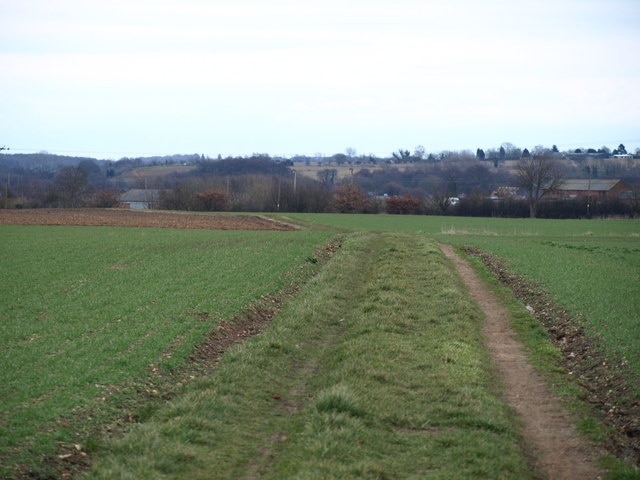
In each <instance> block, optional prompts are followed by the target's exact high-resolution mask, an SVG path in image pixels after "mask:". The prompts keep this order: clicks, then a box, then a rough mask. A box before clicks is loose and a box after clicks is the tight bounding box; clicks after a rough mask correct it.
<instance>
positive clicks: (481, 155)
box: [476, 148, 485, 160]
mask: <svg viewBox="0 0 640 480" xmlns="http://www.w3.org/2000/svg"><path fill="white" fill-rule="evenodd" d="M476 157H478V160H484V158H485V154H484V150H483V149H481V148H478V149H477V150H476Z"/></svg>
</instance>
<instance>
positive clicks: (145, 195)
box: [120, 188, 160, 210]
mask: <svg viewBox="0 0 640 480" xmlns="http://www.w3.org/2000/svg"><path fill="white" fill-rule="evenodd" d="M159 199H160V190H154V189H149V190H147V189H142V188H133V189H131V190H129V191H127V192H125V193H123V194H122V195H120V204H121V205H122V206H123V207H125V208H130V209H132V210H147V209H150V208H155V207H156V206H157V205H158V201H159Z"/></svg>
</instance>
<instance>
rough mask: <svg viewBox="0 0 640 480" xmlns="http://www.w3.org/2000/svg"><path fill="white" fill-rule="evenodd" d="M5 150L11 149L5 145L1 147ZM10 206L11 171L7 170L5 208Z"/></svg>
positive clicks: (0, 149) (1, 149) (0, 148)
mask: <svg viewBox="0 0 640 480" xmlns="http://www.w3.org/2000/svg"><path fill="white" fill-rule="evenodd" d="M3 150H9V147H5V146H4V145H3V146H2V147H0V152H1V151H3ZM7 208H9V172H7V185H6V187H5V189H4V209H5V210H6V209H7Z"/></svg>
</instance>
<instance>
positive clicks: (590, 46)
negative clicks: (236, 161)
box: [0, 0, 640, 159]
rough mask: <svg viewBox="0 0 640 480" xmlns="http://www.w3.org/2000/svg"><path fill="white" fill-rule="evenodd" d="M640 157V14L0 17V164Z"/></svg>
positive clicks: (61, 10) (588, 6)
mask: <svg viewBox="0 0 640 480" xmlns="http://www.w3.org/2000/svg"><path fill="white" fill-rule="evenodd" d="M503 142H510V143H513V144H515V145H516V146H518V147H520V148H524V147H527V148H530V149H531V148H532V147H535V146H536V145H543V146H548V147H550V146H551V145H553V144H556V145H557V146H558V147H559V148H560V149H561V150H562V149H568V148H576V147H596V148H598V147H600V146H603V145H606V146H608V147H609V148H612V149H613V148H615V147H617V146H618V144H619V143H624V144H625V146H626V147H627V150H630V151H633V150H635V149H636V148H638V147H640V1H638V0H526V1H524V0H483V1H477V0H384V1H383V0H322V1H317V0H314V1H305V0H297V1H293V0H291V1H287V0H273V1H266V0H154V1H151V0H109V1H102V0H100V1H93V0H0V146H2V145H6V146H7V147H9V148H11V151H12V152H14V153H23V152H34V151H43V150H44V151H48V152H50V153H59V154H71V155H77V156H84V155H88V156H94V157H96V158H113V159H118V158H121V157H124V156H144V155H164V154H174V153H201V154H205V155H210V156H217V155H218V154H221V155H223V156H227V155H249V154H252V153H268V154H270V155H293V154H309V155H313V154H316V153H322V154H325V155H331V154H334V153H344V152H345V150H346V149H347V148H353V149H355V150H356V151H357V153H358V154H375V155H389V154H390V153H391V152H392V151H394V150H397V149H399V148H403V149H408V150H412V151H413V149H414V148H415V147H416V146H417V145H423V146H424V147H425V149H426V151H427V152H439V151H442V150H464V149H469V150H472V151H474V152H475V149H476V148H478V147H481V148H485V149H486V148H498V147H499V146H500V144H501V143H503Z"/></svg>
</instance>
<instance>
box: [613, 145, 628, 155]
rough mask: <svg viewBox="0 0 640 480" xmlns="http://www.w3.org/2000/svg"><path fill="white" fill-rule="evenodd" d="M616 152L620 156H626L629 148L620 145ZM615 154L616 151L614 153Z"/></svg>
mask: <svg viewBox="0 0 640 480" xmlns="http://www.w3.org/2000/svg"><path fill="white" fill-rule="evenodd" d="M616 150H617V151H618V154H619V155H626V154H627V148H626V147H625V146H624V144H622V143H621V144H620V145H618V148H616ZM614 154H615V151H614Z"/></svg>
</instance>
